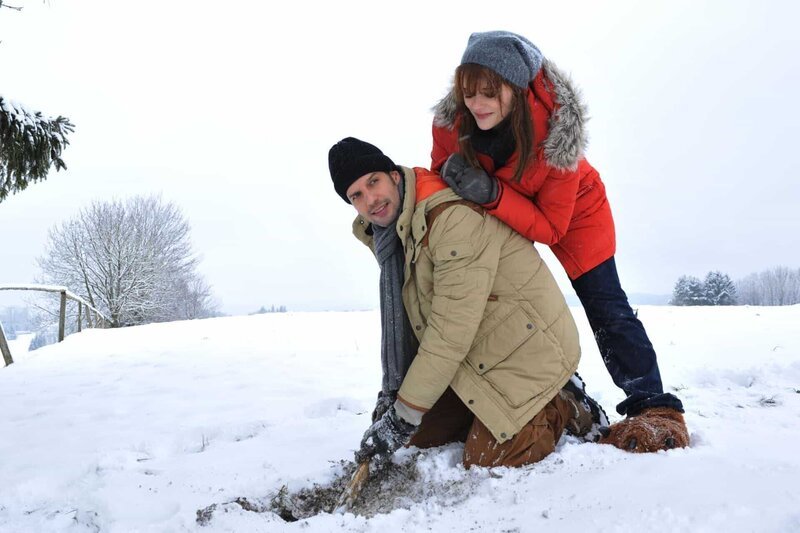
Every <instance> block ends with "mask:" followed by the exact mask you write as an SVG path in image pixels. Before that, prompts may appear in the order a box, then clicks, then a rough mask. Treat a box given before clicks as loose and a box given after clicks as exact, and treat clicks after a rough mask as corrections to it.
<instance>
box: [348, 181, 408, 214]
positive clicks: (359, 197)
mask: <svg viewBox="0 0 800 533" xmlns="http://www.w3.org/2000/svg"><path fill="white" fill-rule="evenodd" d="M399 183H400V173H399V172H396V171H392V172H388V173H387V172H370V173H368V174H364V175H363V176H361V177H360V178H358V179H357V180H356V181H354V182H353V183H352V184H351V185H350V186H349V187H348V188H347V199H348V200H350V203H351V204H353V207H355V208H356V211H358V214H359V215H361V216H362V217H364V218H365V219H367V220H369V221H370V222H371V223H373V224H375V225H376V226H382V227H384V228H385V227H386V226H389V225H390V224H391V223H392V222H394V221H395V220H396V219H397V217H398V216H399V215H400V207H401V206H400V190H399V189H398V188H397V185H398V184H399Z"/></svg>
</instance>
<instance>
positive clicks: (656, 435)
mask: <svg viewBox="0 0 800 533" xmlns="http://www.w3.org/2000/svg"><path fill="white" fill-rule="evenodd" d="M605 433H606V435H605V436H604V437H603V438H602V439H601V440H600V443H601V444H611V445H612V446H616V447H617V448H619V449H621V450H625V451H628V452H633V453H647V452H657V451H659V450H669V449H671V448H685V447H686V446H688V445H689V430H688V429H687V428H686V422H685V421H684V420H683V414H682V413H681V412H680V411H676V410H675V409H671V408H669V407H650V408H649V409H645V410H643V411H642V412H641V413H639V414H637V415H636V416H630V417H628V418H626V419H625V420H622V421H621V422H617V423H616V424H614V425H612V426H611V427H610V428H609V429H608V430H605Z"/></svg>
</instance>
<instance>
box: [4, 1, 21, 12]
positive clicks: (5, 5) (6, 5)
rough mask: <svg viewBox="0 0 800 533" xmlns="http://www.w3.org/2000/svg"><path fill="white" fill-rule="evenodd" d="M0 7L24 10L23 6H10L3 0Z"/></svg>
mask: <svg viewBox="0 0 800 533" xmlns="http://www.w3.org/2000/svg"><path fill="white" fill-rule="evenodd" d="M0 7H7V8H8V9H13V10H15V11H22V7H14V6H10V5H8V4H4V3H3V0H0Z"/></svg>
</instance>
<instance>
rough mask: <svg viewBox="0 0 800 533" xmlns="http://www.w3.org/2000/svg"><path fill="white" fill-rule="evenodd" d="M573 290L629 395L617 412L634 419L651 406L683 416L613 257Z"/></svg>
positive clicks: (576, 282) (615, 377) (605, 358)
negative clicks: (667, 389)
mask: <svg viewBox="0 0 800 533" xmlns="http://www.w3.org/2000/svg"><path fill="white" fill-rule="evenodd" d="M572 287H573V288H574V289H575V292H576V293H577V295H578V298H579V299H580V301H581V304H582V305H583V309H584V310H585V311H586V317H587V318H588V319H589V325H590V326H591V328H592V332H594V338H595V340H596V341H597V347H598V348H599V349H600V355H601V356H602V357H603V362H604V363H605V365H606V368H607V369H608V372H609V373H610V374H611V378H612V379H613V380H614V383H616V385H617V386H618V387H619V388H621V389H622V390H623V391H625V394H626V396H627V398H626V399H625V401H623V402H622V403H620V404H619V405H618V406H617V412H618V413H619V414H622V415H624V414H628V415H635V414H637V413H638V412H640V411H641V410H642V409H646V408H647V407H672V408H675V409H678V410H680V411H683V405H682V404H681V401H680V400H679V399H678V398H677V397H676V396H675V395H673V394H669V393H666V394H665V393H664V388H663V386H662V384H661V374H660V372H659V370H658V361H657V360H656V352H655V350H653V345H652V344H651V343H650V339H648V338H647V333H646V332H645V330H644V326H642V323H641V322H640V321H639V319H638V318H637V317H636V315H634V313H633V309H631V306H630V304H629V303H628V297H627V296H626V295H625V291H623V290H622V286H621V285H620V282H619V275H618V274H617V265H616V263H615V261H614V258H613V257H612V258H610V259H608V260H606V261H604V262H602V263H600V264H599V265H597V266H596V267H594V268H593V269H592V270H590V271H589V272H586V273H585V274H583V275H582V276H580V277H579V278H578V279H576V280H573V281H572Z"/></svg>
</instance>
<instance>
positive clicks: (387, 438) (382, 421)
mask: <svg viewBox="0 0 800 533" xmlns="http://www.w3.org/2000/svg"><path fill="white" fill-rule="evenodd" d="M414 430H416V426H414V425H412V424H409V423H408V422H406V421H405V420H403V419H402V418H400V417H399V416H398V415H397V411H395V410H394V406H393V405H392V406H390V407H389V410H387V411H386V412H385V413H384V414H383V416H382V417H380V418H379V419H378V421H377V422H375V423H373V424H372V425H371V426H370V427H369V429H367V431H365V432H364V437H363V438H362V439H361V448H360V449H359V450H358V451H357V452H356V462H357V463H363V462H364V461H368V460H370V459H371V458H372V457H374V456H376V455H377V456H378V458H379V459H380V460H381V462H383V461H385V460H386V459H388V458H389V456H391V455H392V454H393V453H394V452H395V451H397V450H398V449H399V448H400V447H401V446H403V445H404V444H406V443H407V442H408V440H409V439H410V438H411V435H412V434H413V433H414Z"/></svg>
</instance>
